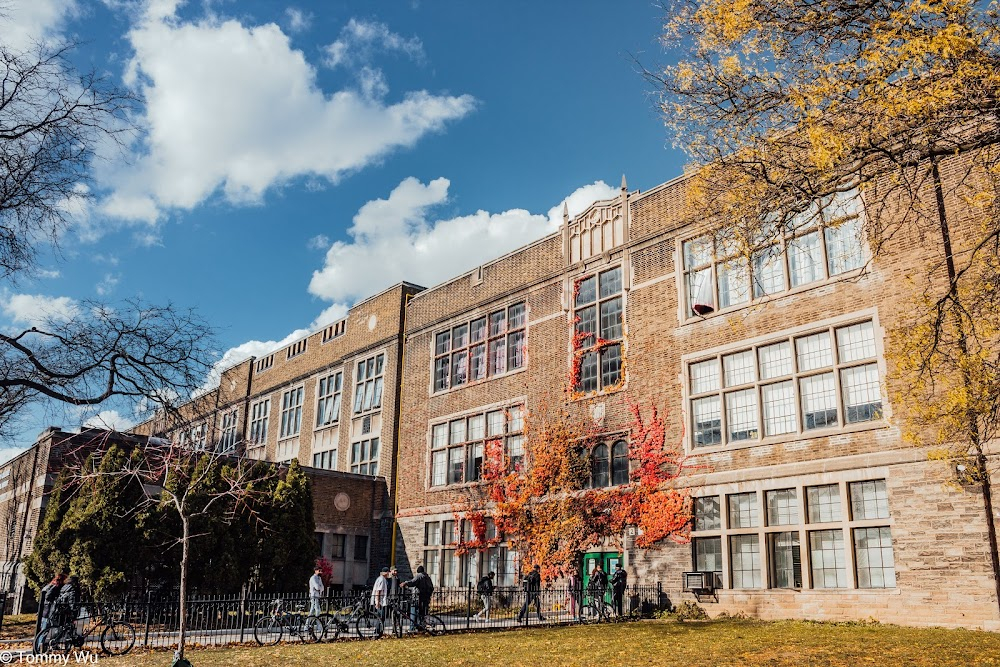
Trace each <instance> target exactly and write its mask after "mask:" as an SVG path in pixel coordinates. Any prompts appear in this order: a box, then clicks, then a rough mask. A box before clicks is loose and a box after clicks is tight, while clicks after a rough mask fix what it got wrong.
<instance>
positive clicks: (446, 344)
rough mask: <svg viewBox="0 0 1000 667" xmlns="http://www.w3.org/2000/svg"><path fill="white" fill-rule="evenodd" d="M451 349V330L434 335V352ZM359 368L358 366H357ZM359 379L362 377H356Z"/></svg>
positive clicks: (441, 352) (440, 352)
mask: <svg viewBox="0 0 1000 667" xmlns="http://www.w3.org/2000/svg"><path fill="white" fill-rule="evenodd" d="M450 349H451V332H449V331H442V332H441V333H439V334H438V335H437V336H435V337H434V354H444V353H445V352H448V351H449V350H450ZM358 368H359V370H360V366H359V367H358ZM358 379H359V380H361V379H364V378H362V377H360V376H359V377H358Z"/></svg>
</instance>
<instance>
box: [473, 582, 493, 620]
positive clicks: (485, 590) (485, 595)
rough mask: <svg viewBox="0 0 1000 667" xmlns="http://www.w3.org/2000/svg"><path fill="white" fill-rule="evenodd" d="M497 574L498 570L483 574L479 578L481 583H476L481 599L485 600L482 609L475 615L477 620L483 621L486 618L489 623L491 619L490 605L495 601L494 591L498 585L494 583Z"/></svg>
mask: <svg viewBox="0 0 1000 667" xmlns="http://www.w3.org/2000/svg"><path fill="white" fill-rule="evenodd" d="M496 576H497V573H496V572H490V573H489V574H487V575H485V576H483V577H482V578H481V579H480V580H479V583H478V584H476V593H478V594H479V597H480V599H482V601H483V608H482V610H481V611H480V612H479V613H478V614H476V616H475V619H476V620H477V621H482V620H483V619H484V618H485V620H486V622H487V623H489V621H490V607H491V606H492V603H493V591H494V590H496V586H494V585H493V578H494V577H496Z"/></svg>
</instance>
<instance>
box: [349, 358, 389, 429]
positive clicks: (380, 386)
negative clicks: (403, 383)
mask: <svg viewBox="0 0 1000 667" xmlns="http://www.w3.org/2000/svg"><path fill="white" fill-rule="evenodd" d="M387 360H388V355H387V354H386V352H385V350H382V351H379V352H375V353H372V354H366V355H365V356H363V357H361V358H359V359H358V360H357V361H356V362H355V363H354V365H353V368H354V382H353V385H354V402H353V404H352V406H351V415H352V418H353V417H359V416H361V415H366V414H371V413H374V412H377V411H379V410H381V409H382V399H383V398H384V397H385V396H384V394H385V371H386V361H387ZM368 362H371V367H372V368H371V371H370V372H369V370H368ZM369 387H371V401H370V402H368V401H367V399H366V397H367V392H368V388H369ZM366 403H367V404H366Z"/></svg>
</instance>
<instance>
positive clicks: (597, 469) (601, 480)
mask: <svg viewBox="0 0 1000 667" xmlns="http://www.w3.org/2000/svg"><path fill="white" fill-rule="evenodd" d="M608 469H609V461H608V446H607V445H598V446H596V447H594V452H593V454H592V456H591V483H590V485H591V486H592V487H594V488H595V489H596V488H601V487H604V486H609V485H610V483H611V481H610V479H611V478H610V476H609V474H608Z"/></svg>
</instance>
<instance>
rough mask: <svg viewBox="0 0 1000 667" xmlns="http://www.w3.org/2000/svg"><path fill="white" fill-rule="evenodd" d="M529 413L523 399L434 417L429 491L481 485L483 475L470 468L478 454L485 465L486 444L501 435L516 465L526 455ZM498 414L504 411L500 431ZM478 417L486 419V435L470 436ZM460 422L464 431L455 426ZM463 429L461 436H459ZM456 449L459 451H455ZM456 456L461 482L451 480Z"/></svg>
mask: <svg viewBox="0 0 1000 667" xmlns="http://www.w3.org/2000/svg"><path fill="white" fill-rule="evenodd" d="M525 413H526V410H525V401H524V399H523V398H522V399H518V400H515V401H505V402H504V403H499V404H494V405H490V406H484V407H479V408H475V409H473V410H467V411H465V412H461V413H457V414H453V415H448V416H447V417H442V418H438V419H434V420H432V421H431V423H430V424H429V425H428V452H429V453H428V457H427V461H428V466H427V470H428V475H427V487H426V488H427V490H435V491H436V490H440V489H445V488H449V487H461V486H467V485H472V484H478V483H479V480H480V476H476V477H470V476H469V469H470V468H471V467H472V466H474V465H475V454H476V453H477V452H478V453H479V458H480V459H481V461H480V465H482V461H484V460H485V457H486V443H487V442H489V441H490V440H494V439H497V438H501V439H503V441H504V452H505V456H506V457H507V458H508V463H509V465H510V466H511V467H516V465H517V464H518V462H519V461H520V460H522V459H523V456H524V418H525ZM496 414H500V415H501V418H502V420H503V421H502V423H501V424H500V427H501V428H500V432H499V433H497V432H495V431H494V429H493V426H492V423H491V416H492V415H496ZM477 417H478V418H481V419H482V435H481V437H470V433H471V431H472V429H471V424H472V421H473V420H474V419H476V418H477ZM457 424H464V426H463V427H462V429H461V431H459V429H458V428H457V427H456V426H455V425H457ZM459 432H461V434H462V437H461V439H459V438H458V434H459ZM453 451H455V452H459V453H458V454H452V452H453ZM453 457H454V460H456V461H458V462H459V464H460V465H461V480H460V481H451V478H452V474H453V471H452V461H453ZM470 464H471V465H470ZM480 473H481V468H480ZM438 480H440V482H439V481H438Z"/></svg>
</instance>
